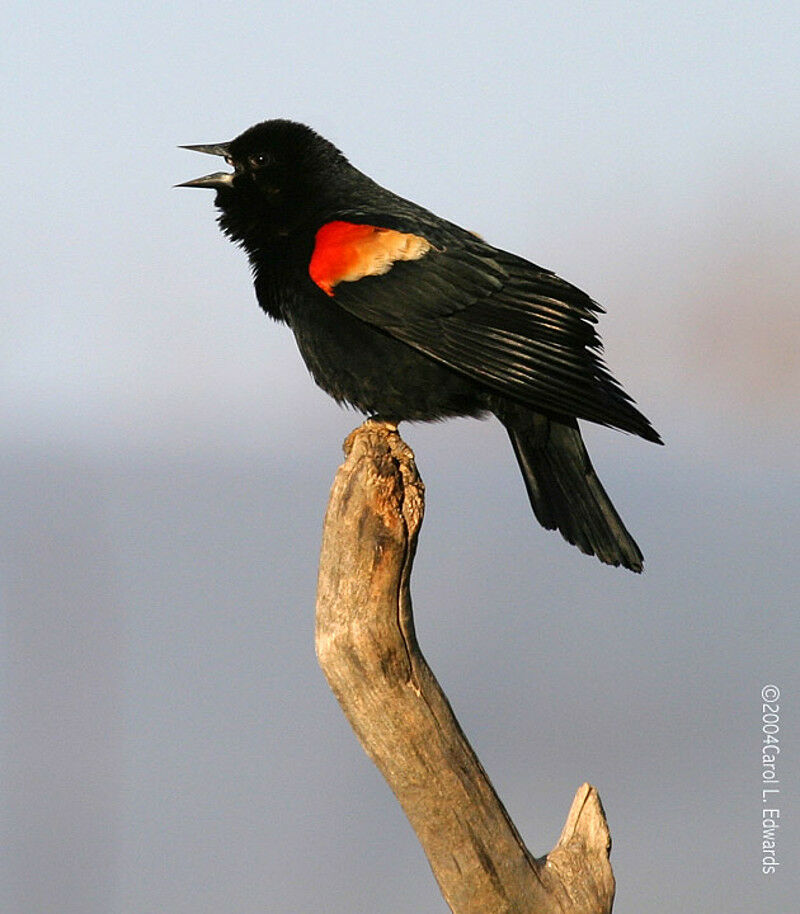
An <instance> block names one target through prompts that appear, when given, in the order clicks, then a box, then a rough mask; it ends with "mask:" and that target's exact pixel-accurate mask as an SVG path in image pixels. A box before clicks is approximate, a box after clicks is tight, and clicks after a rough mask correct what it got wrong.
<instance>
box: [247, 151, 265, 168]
mask: <svg viewBox="0 0 800 914" xmlns="http://www.w3.org/2000/svg"><path fill="white" fill-rule="evenodd" d="M248 161H249V162H250V164H251V165H252V166H253V168H263V167H264V166H265V165H268V164H269V156H268V155H267V153H266V152H255V153H253V155H251V156H250V158H249V159H248Z"/></svg>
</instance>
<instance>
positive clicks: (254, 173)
mask: <svg viewBox="0 0 800 914" xmlns="http://www.w3.org/2000/svg"><path fill="white" fill-rule="evenodd" d="M182 148H183V149H191V150H193V151H195V152H204V153H209V154H211V155H217V156H222V157H223V158H224V159H225V161H226V162H227V163H228V165H229V166H230V167H231V168H232V169H233V170H232V171H218V172H214V173H213V174H209V175H204V176H203V177H202V178H195V179H194V180H193V181H186V182H185V183H183V184H179V185H178V186H179V187H205V188H210V189H212V190H215V191H216V192H217V197H216V201H215V202H216V205H217V207H218V208H219V209H220V211H221V212H220V217H219V222H220V225H221V226H222V229H223V231H225V233H226V234H227V235H229V236H230V237H231V238H232V239H233V240H234V241H237V242H239V243H241V244H244V246H245V247H247V248H252V247H254V246H257V245H258V244H259V243H262V242H268V240H269V239H270V238H275V237H279V236H286V235H288V234H290V233H291V232H292V231H294V230H295V229H297V228H298V227H301V226H303V225H304V224H306V223H308V222H309V221H310V220H312V219H313V216H314V215H315V213H324V212H325V210H326V209H328V208H329V207H330V206H331V205H333V201H334V198H335V197H336V196H338V194H339V193H340V192H341V191H343V190H344V189H345V187H346V185H347V184H348V183H349V182H348V176H350V175H351V174H358V173H357V172H356V170H355V169H354V168H352V166H351V165H350V164H349V163H348V161H347V159H346V158H345V157H344V156H343V155H342V153H341V152H339V150H338V149H337V148H336V147H335V146H334V145H333V144H332V143H329V142H328V140H326V139H324V138H323V137H321V136H320V135H319V134H317V133H315V132H314V131H313V130H312V129H311V128H310V127H306V126H304V125H303V124H297V123H295V122H293V121H287V120H272V121H264V122H263V123H261V124H256V125H255V126H254V127H250V129H249V130H245V132H244V133H242V134H241V135H240V136H238V137H236V139H235V140H231V141H230V142H228V143H213V144H211V145H207V146H184V147H182Z"/></svg>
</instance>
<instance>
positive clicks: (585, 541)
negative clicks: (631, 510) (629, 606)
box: [501, 410, 644, 572]
mask: <svg viewBox="0 0 800 914" xmlns="http://www.w3.org/2000/svg"><path fill="white" fill-rule="evenodd" d="M501 421H502V422H503V424H504V425H505V426H506V429H507V430H508V434H509V436H510V438H511V444H512V445H513V447H514V453H515V454H516V455H517V461H518V462H519V466H520V469H521V470H522V475H523V476H524V478H525V486H526V488H527V489H528V497H529V498H530V501H531V505H532V507H533V511H534V514H535V515H536V517H537V519H538V521H539V523H540V524H541V525H542V526H543V527H546V528H547V529H548V530H560V531H561V534H562V536H563V537H564V539H565V540H566V541H567V542H568V543H572V544H573V545H575V546H577V547H578V548H579V549H580V550H581V551H582V552H585V553H587V555H596V556H597V558H598V559H600V561H601V562H605V563H606V564H608V565H622V566H624V567H625V568H629V569H630V570H631V571H636V572H640V571H641V570H642V565H643V562H644V559H643V556H642V553H641V551H640V550H639V547H638V546H637V545H636V543H635V542H634V539H633V537H632V536H631V535H630V533H628V531H627V530H626V529H625V525H624V524H623V523H622V520H621V518H620V516H619V514H617V511H616V509H615V508H614V505H612V504H611V499H610V498H609V497H608V495H606V492H605V489H604V488H603V486H602V484H601V482H600V480H599V479H598V478H597V474H596V473H595V471H594V468H593V467H592V462H591V460H590V459H589V454H588V453H587V451H586V447H585V445H584V443H583V439H582V438H581V433H580V431H579V429H578V423H577V422H576V421H575V420H574V419H567V418H566V417H565V418H564V420H563V421H555V420H554V419H549V418H547V417H546V416H542V415H540V414H537V413H531V412H524V413H523V412H522V410H519V411H516V410H515V411H514V415H513V418H512V417H511V416H509V415H504V416H503V417H502V420H501Z"/></svg>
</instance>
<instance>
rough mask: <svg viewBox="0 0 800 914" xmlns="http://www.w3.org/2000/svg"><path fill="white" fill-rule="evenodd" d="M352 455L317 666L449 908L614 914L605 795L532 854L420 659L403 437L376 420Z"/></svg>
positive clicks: (324, 567)
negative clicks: (544, 849) (544, 850)
mask: <svg viewBox="0 0 800 914" xmlns="http://www.w3.org/2000/svg"><path fill="white" fill-rule="evenodd" d="M345 454H346V460H345V462H344V464H343V465H342V466H341V467H340V468H339V472H338V473H337V476H336V479H335V481H334V484H333V489H332V491H331V497H330V503H329V505H328V512H327V515H326V518H325V527H324V533H323V542H322V556H321V560H320V573H319V589H318V595H317V627H316V645H317V656H318V658H319V662H320V665H321V666H322V669H323V671H324V673H325V675H326V677H327V679H328V682H329V684H330V686H331V688H332V690H333V692H334V694H335V695H336V697H337V699H338V700H339V703H340V704H341V706H342V708H343V710H344V713H345V714H346V715H347V718H348V720H349V721H350V723H351V724H352V726H353V729H354V730H355V732H356V735H357V736H358V738H359V740H360V741H361V744H362V746H363V747H364V749H365V750H366V752H367V754H368V755H369V756H370V758H371V759H372V760H373V761H374V762H375V764H376V765H377V766H378V768H379V769H380V770H381V772H382V773H383V775H384V777H385V778H386V780H387V781H388V783H389V785H390V786H391V788H392V790H393V791H394V793H395V795H396V796H397V799H398V800H399V801H400V804H401V805H402V807H403V809H404V811H405V813H406V815H407V816H408V818H409V820H410V822H411V825H412V826H413V828H414V831H415V832H416V834H417V837H418V838H419V840H420V842H421V844H422V846H423V849H424V850H425V853H426V854H427V856H428V860H429V862H430V865H431V868H432V869H433V872H434V875H435V877H436V880H437V882H438V883H439V887H440V888H441V890H442V893H443V895H444V897H445V899H446V901H447V903H448V904H449V905H450V908H451V910H452V911H454V912H456V914H468V912H469V914H478V912H480V914H487V912H491V914H510V912H515V914H522V912H536V914H556V912H558V914H566V912H571V914H607V912H610V911H611V906H612V903H613V897H614V877H613V874H612V871H611V864H610V863H609V859H608V854H609V850H610V847H611V838H610V836H609V832H608V826H607V824H606V819H605V815H604V813H603V808H602V806H601V804H600V798H599V797H598V795H597V791H596V790H595V789H594V788H593V787H591V786H590V785H589V784H584V785H583V786H582V787H580V788H578V792H577V793H576V795H575V799H574V800H573V803H572V808H571V809H570V811H569V815H568V817H567V822H566V825H565V826H564V830H563V832H562V834H561V837H560V839H559V841H558V844H557V845H556V846H555V848H554V849H553V850H552V851H551V852H550V853H549V854H548V855H547V856H546V857H543V858H541V859H535V858H533V857H532V856H531V854H530V853H529V852H528V850H527V848H526V847H525V845H524V843H523V841H522V839H521V837H520V835H519V833H518V832H517V830H516V828H515V827H514V824H513V822H512V821H511V819H510V818H509V816H508V813H507V812H506V810H505V808H504V807H503V804H502V803H501V802H500V799H499V798H498V796H497V794H496V793H495V791H494V788H493V787H492V785H491V783H490V782H489V779H488V777H487V776H486V773H485V772H484V770H483V768H482V767H481V763H480V762H479V760H478V758H477V757H476V755H475V753H474V752H473V750H472V748H471V747H470V745H469V743H468V742H467V739H466V737H465V736H464V734H463V732H462V731H461V727H460V726H459V724H458V721H457V720H456V718H455V716H454V715H453V712H452V710H451V708H450V705H449V703H448V701H447V698H446V696H445V695H444V693H443V692H442V690H441V688H440V686H439V684H438V683H437V681H436V679H435V677H434V675H433V673H432V672H431V670H430V668H429V667H428V665H427V663H426V662H425V659H424V658H423V656H422V653H421V651H420V649H419V645H418V643H417V639H416V635H415V633H414V621H413V617H412V612H411V595H410V590H409V579H410V576H411V566H412V562H413V558H414V551H415V548H416V543H417V535H418V533H419V528H420V524H421V523H422V515H423V507H424V496H423V492H424V489H423V484H422V480H421V479H420V477H419V475H418V473H417V470H416V467H415V465H414V455H413V454H412V452H411V450H410V449H409V448H408V447H407V446H406V445H405V444H404V442H403V441H402V440H401V438H400V436H399V435H398V434H397V432H396V430H395V429H394V428H393V427H391V426H388V425H384V424H381V423H377V422H371V421H367V422H366V423H365V424H364V425H363V426H361V427H360V428H359V429H356V431H354V432H353V433H352V434H351V435H350V436H349V437H348V439H347V441H346V442H345ZM498 675H501V671H498Z"/></svg>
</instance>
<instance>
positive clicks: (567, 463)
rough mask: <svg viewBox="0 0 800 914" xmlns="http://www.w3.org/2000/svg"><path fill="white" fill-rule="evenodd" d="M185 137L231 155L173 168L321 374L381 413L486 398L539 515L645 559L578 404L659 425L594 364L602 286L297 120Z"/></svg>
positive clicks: (443, 407) (608, 554) (480, 409)
mask: <svg viewBox="0 0 800 914" xmlns="http://www.w3.org/2000/svg"><path fill="white" fill-rule="evenodd" d="M184 148H186V149H192V150H196V151H198V152H206V153H211V154H213V155H219V156H223V157H224V158H225V160H226V162H227V163H228V164H229V165H230V166H231V167H232V168H233V171H232V172H217V173H215V174H211V175H206V176H205V177H203V178H197V179H196V180H194V181H187V182H186V183H185V184H182V185H180V186H182V187H208V188H212V189H213V190H216V192H217V197H216V201H215V202H216V205H217V207H218V209H219V210H220V215H219V224H220V226H221V228H222V230H223V232H224V233H225V234H226V235H227V236H228V237H229V238H231V239H232V240H233V241H234V242H236V243H237V244H239V245H241V246H242V247H243V248H244V249H245V250H246V251H247V254H248V256H249V258H250V263H251V265H252V268H253V275H254V278H255V289H256V295H257V296H258V301H259V304H260V305H261V307H262V308H263V309H264V311H265V312H266V313H267V314H268V315H269V316H270V317H273V318H275V319H276V320H280V321H283V322H284V323H286V324H288V325H289V327H291V329H292V330H293V331H294V335H295V337H296V339H297V345H298V347H299V349H300V354H301V355H302V357H303V359H304V360H305V363H306V365H307V366H308V369H309V371H310V372H311V374H312V375H313V377H314V380H315V381H316V382H317V384H319V386H320V387H321V388H322V389H323V390H325V391H327V392H328V393H329V394H330V395H331V396H332V397H333V398H334V399H335V400H337V401H338V402H340V403H348V404H351V405H352V406H354V407H356V408H357V409H359V410H361V411H363V412H364V413H367V414H368V415H375V416H380V417H381V418H384V419H388V420H391V421H400V420H403V419H407V420H412V421H413V420H434V419H442V418H445V417H447V416H481V415H484V414H486V413H494V414H495V415H496V416H497V418H498V419H499V420H500V421H501V422H502V423H503V425H505V427H506V429H507V430H508V434H509V437H510V438H511V444H512V446H513V448H514V453H515V454H516V457H517V460H518V462H519V466H520V469H521V470H522V475H523V476H524V478H525V485H526V487H527V490H528V496H529V498H530V502H531V505H532V506H533V510H534V513H535V514H536V517H537V518H538V519H539V522H540V523H541V524H542V526H544V527H546V528H548V529H558V530H560V531H561V533H562V535H563V536H564V538H565V539H566V540H567V541H568V542H570V543H574V544H575V545H576V546H577V547H578V548H579V549H581V550H582V551H583V552H585V553H588V554H589V555H596V556H597V557H598V558H599V559H600V560H601V561H602V562H607V563H608V564H610V565H624V566H625V567H626V568H630V569H631V570H632V571H641V569H642V554H641V552H640V551H639V547H638V546H637V545H636V543H635V542H634V540H633V538H632V537H631V535H630V534H629V533H628V531H627V530H626V529H625V526H624V525H623V523H622V520H621V519H620V517H619V515H618V514H617V512H616V510H615V509H614V506H613V505H612V504H611V500H610V499H609V497H608V496H607V495H606V493H605V491H604V489H603V487H602V485H601V483H600V480H599V479H598V478H597V475H596V474H595V472H594V469H593V468H592V464H591V462H590V460H589V455H588V454H587V452H586V448H585V447H584V444H583V440H582V438H581V434H580V431H579V430H578V423H577V421H576V420H577V419H588V420H590V421H592V422H597V423H600V424H601V425H608V426H612V427H615V428H618V429H622V430H624V431H626V432H632V433H633V434H636V435H640V436H641V437H642V438H646V439H647V440H648V441H655V442H658V443H661V439H660V438H659V435H658V433H657V432H656V431H655V429H653V427H652V426H651V425H650V423H649V422H648V420H647V419H646V418H645V417H644V416H643V415H642V414H641V413H640V412H639V411H638V410H637V409H636V408H635V407H634V405H633V402H632V400H631V398H630V397H629V396H628V395H627V394H626V393H625V392H624V391H623V390H622V388H621V387H620V385H619V384H618V383H617V382H616V381H615V380H614V379H613V378H612V377H611V375H610V374H609V372H608V370H607V369H606V367H605V365H604V364H603V361H602V358H601V356H600V352H601V349H602V344H601V342H600V339H599V337H598V335H597V333H596V331H595V328H594V325H595V323H596V322H597V318H596V316H595V315H596V314H597V313H598V312H600V311H601V310H602V309H601V308H600V306H599V305H598V304H597V303H596V302H594V301H592V299H591V298H589V296H588V295H586V294H585V293H583V292H581V291H580V290H579V289H576V288H575V286H572V285H570V284H569V283H568V282H565V281H564V280H563V279H560V278H559V277H558V276H556V275H555V274H554V273H551V272H550V271H549V270H544V269H542V268H541V267H537V266H534V265H533V264H532V263H529V262H528V261H527V260H524V259H523V258H522V257H518V256H516V255H515V254H509V253H507V252H506V251H501V250H499V249H498V248H495V247H492V246H491V245H490V244H487V243H486V242H485V241H483V240H482V239H481V238H480V237H478V236H477V235H475V234H473V233H472V232H468V231H466V230H465V229H462V228H459V226H457V225H454V224H453V223H452V222H447V221H446V220H445V219H441V218H440V217H439V216H436V215H434V214H433V213H431V212H429V211H428V210H426V209H423V208H422V207H421V206H417V205H416V204H415V203H411V202H410V201H408V200H404V199H403V198H402V197H398V196H396V195H395V194H393V193H391V192H390V191H388V190H385V189H384V188H383V187H380V186H379V185H378V184H376V183H375V182H374V181H373V180H371V179H370V178H368V177H367V176H366V175H364V174H362V173H361V172H360V171H358V170H357V169H356V168H354V167H353V166H352V165H351V164H350V163H349V162H348V161H347V159H346V158H345V157H344V156H343V155H342V153H341V152H340V151H339V150H338V149H337V148H336V147H335V146H333V145H332V144H331V143H329V142H328V141H327V140H325V139H323V138H322V137H321V136H319V135H318V134H316V133H315V132H314V131H313V130H311V129H310V128H308V127H305V126H303V125H302V124H296V123H293V122H292V121H286V120H273V121H266V122H264V123H263V124H257V125H256V126H255V127H251V128H250V129H249V130H246V131H245V132H244V133H243V134H242V135H241V136H239V137H237V138H236V139H235V140H232V141H231V142H229V143H219V144H216V145H211V146H186V147H184Z"/></svg>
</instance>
